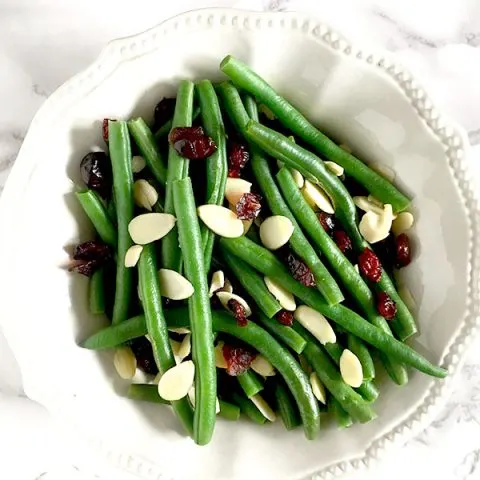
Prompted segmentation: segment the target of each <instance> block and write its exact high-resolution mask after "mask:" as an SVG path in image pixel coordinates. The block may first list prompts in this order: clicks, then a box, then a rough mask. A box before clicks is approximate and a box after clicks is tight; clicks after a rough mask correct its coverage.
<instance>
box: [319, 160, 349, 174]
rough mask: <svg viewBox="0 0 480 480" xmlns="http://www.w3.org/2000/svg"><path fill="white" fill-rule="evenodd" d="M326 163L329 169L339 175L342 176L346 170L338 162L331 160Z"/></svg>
mask: <svg viewBox="0 0 480 480" xmlns="http://www.w3.org/2000/svg"><path fill="white" fill-rule="evenodd" d="M324 163H325V166H326V167H327V169H328V170H329V171H330V172H331V173H333V174H334V175H335V176H337V177H341V176H342V175H343V174H344V172H345V169H344V168H343V167H342V166H341V165H339V164H338V163H335V162H330V161H326V162H324Z"/></svg>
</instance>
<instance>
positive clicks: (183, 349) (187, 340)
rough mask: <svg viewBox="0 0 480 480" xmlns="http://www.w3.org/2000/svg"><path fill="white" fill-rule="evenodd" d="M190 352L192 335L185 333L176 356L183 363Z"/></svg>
mask: <svg viewBox="0 0 480 480" xmlns="http://www.w3.org/2000/svg"><path fill="white" fill-rule="evenodd" d="M191 351H192V334H191V333H187V334H186V335H185V336H184V337H183V340H182V343H181V344H180V346H179V347H178V351H177V355H178V358H180V361H182V362H183V359H184V358H186V357H188V356H189V355H190V352H191Z"/></svg>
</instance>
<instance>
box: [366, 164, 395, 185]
mask: <svg viewBox="0 0 480 480" xmlns="http://www.w3.org/2000/svg"><path fill="white" fill-rule="evenodd" d="M368 166H369V167H370V168H371V169H372V170H373V171H374V172H376V173H378V174H379V175H380V176H381V177H383V178H385V179H386V180H388V181H389V182H393V181H394V180H395V171H394V170H392V169H391V168H390V167H387V166H386V165H384V164H383V163H371V164H369V165H368Z"/></svg>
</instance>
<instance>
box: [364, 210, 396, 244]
mask: <svg viewBox="0 0 480 480" xmlns="http://www.w3.org/2000/svg"><path fill="white" fill-rule="evenodd" d="M392 221H393V212H392V206H391V205H390V204H389V203H387V204H386V205H384V207H383V210H382V213H381V214H380V215H378V214H376V213H374V212H372V211H370V212H367V213H365V214H364V215H363V217H362V219H361V220H360V224H359V225H358V229H359V230H360V233H361V234H362V236H363V238H365V240H366V241H367V242H369V243H377V242H380V241H381V240H384V239H385V238H387V237H388V234H389V233H390V229H391V228H392Z"/></svg>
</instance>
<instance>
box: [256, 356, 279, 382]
mask: <svg viewBox="0 0 480 480" xmlns="http://www.w3.org/2000/svg"><path fill="white" fill-rule="evenodd" d="M250 368H251V369H252V370H253V371H254V372H257V373H258V374H259V375H261V376H262V377H273V376H274V375H275V373H276V372H275V368H273V365H272V364H271V363H270V362H269V361H268V360H267V359H266V358H265V357H264V356H263V355H260V354H258V355H257V356H256V357H255V359H254V360H253V362H252V363H251V364H250Z"/></svg>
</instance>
